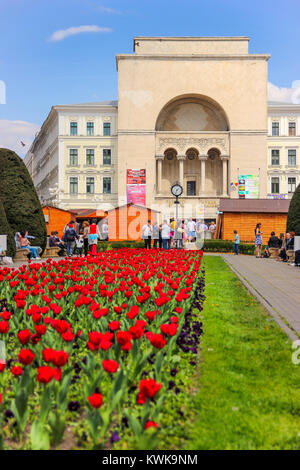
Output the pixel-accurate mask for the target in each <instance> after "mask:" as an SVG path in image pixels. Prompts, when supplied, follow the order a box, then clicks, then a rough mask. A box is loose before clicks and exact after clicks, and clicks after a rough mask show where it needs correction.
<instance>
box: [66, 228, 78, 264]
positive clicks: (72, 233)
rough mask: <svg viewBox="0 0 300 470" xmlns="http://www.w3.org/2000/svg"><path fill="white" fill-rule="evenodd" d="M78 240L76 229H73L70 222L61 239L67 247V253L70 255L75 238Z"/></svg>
mask: <svg viewBox="0 0 300 470" xmlns="http://www.w3.org/2000/svg"><path fill="white" fill-rule="evenodd" d="M76 238H77V240H78V238H79V237H78V235H77V232H76V230H75V229H74V225H73V223H72V222H70V223H69V225H68V228H67V230H66V231H65V234H64V236H63V241H64V243H65V245H66V248H67V255H68V256H72V255H73V252H74V248H75V239H76Z"/></svg>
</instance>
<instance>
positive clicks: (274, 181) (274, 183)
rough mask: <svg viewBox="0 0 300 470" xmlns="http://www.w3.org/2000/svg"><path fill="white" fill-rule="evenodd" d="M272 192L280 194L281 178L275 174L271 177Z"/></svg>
mask: <svg viewBox="0 0 300 470" xmlns="http://www.w3.org/2000/svg"><path fill="white" fill-rule="evenodd" d="M271 193H272V194H279V178H278V176H274V177H273V178H271Z"/></svg>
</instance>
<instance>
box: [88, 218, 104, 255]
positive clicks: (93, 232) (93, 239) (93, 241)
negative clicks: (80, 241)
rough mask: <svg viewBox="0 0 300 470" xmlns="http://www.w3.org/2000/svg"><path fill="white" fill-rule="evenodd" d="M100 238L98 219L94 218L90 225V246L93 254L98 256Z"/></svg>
mask: <svg viewBox="0 0 300 470" xmlns="http://www.w3.org/2000/svg"><path fill="white" fill-rule="evenodd" d="M98 238H99V239H100V238H101V235H100V232H99V228H98V225H97V219H93V220H92V223H91V225H90V226H89V246H90V248H91V254H92V255H93V256H96V254H97V243H98Z"/></svg>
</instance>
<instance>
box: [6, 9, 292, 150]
mask: <svg viewBox="0 0 300 470" xmlns="http://www.w3.org/2000/svg"><path fill="white" fill-rule="evenodd" d="M299 20H300V2H299V0H285V1H284V2H283V1H282V0H251V1H250V0H205V1H204V0H184V1H183V0H0V43H1V48H0V80H1V81H2V82H4V83H5V85H6V104H0V146H10V148H14V149H15V150H17V151H18V152H19V153H20V154H21V153H22V154H24V152H26V150H27V148H28V146H29V143H30V142H31V141H32V136H33V134H34V132H36V130H37V129H38V127H39V126H40V125H41V124H42V122H43V120H44V119H45V117H46V116H47V114H48V112H49V110H50V107H51V106H52V105H54V104H65V103H80V102H87V101H102V100H108V99H117V72H116V64H115V54H116V53H131V52H132V47H133V46H132V44H133V41H132V40H133V37H134V36H250V45H249V47H250V52H255V53H270V54H271V56H272V57H271V60H270V62H269V81H270V82H271V83H272V84H274V85H276V88H275V87H274V88H273V89H272V90H271V98H273V99H282V100H284V101H286V100H289V99H293V101H294V102H300V82H299V83H294V85H293V86H294V88H293V89H291V87H292V83H293V82H295V81H296V80H298V79H300V61H299V44H300V28H299ZM70 28H71V29H70ZM82 30H83V31H84V32H82ZM60 31H64V32H63V33H61V32H60ZM70 33H73V34H70ZM298 85H299V86H298ZM277 87H278V88H277ZM281 88H283V89H281ZM291 96H293V97H294V98H291ZM2 101H3V94H2ZM0 102H1V92H0ZM20 140H22V141H24V142H25V143H26V147H24V148H23V149H22V147H21V146H20Z"/></svg>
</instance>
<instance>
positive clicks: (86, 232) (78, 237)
mask: <svg viewBox="0 0 300 470" xmlns="http://www.w3.org/2000/svg"><path fill="white" fill-rule="evenodd" d="M99 239H101V240H104V241H105V240H107V239H108V225H107V222H106V221H104V223H103V224H102V226H101V232H100V229H99V226H98V224H97V219H93V220H92V221H91V223H89V222H88V221H87V220H85V221H84V222H83V223H82V224H81V226H80V227H79V229H78V227H77V224H76V222H74V221H73V220H71V222H70V223H68V224H67V225H66V226H65V228H64V233H63V237H62V238H61V239H60V238H59V236H58V232H51V236H50V238H49V246H50V247H58V248H59V249H60V251H59V252H58V254H59V256H64V255H65V254H67V256H73V254H75V253H76V254H77V255H78V256H82V255H83V254H84V255H85V256H86V255H87V254H88V252H91V254H92V255H95V254H96V252H97V243H98V240H99Z"/></svg>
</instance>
